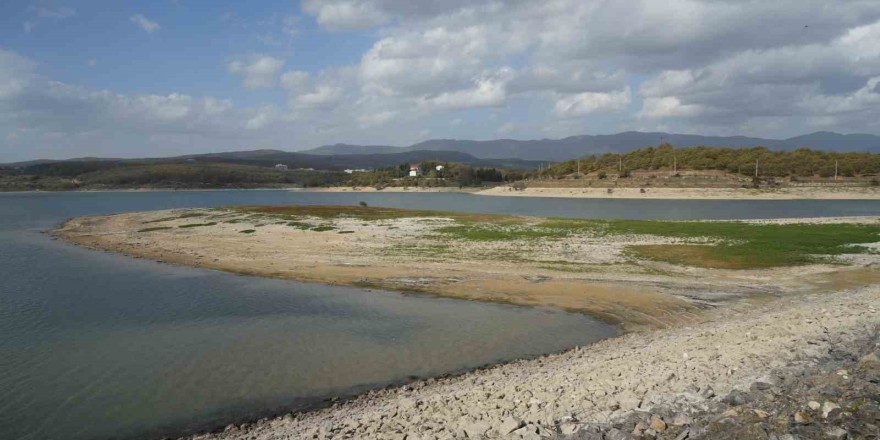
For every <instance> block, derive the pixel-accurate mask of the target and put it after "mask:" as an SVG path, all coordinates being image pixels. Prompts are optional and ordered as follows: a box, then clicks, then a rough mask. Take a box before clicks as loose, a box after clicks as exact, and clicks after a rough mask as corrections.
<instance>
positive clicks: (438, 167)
mask: <svg viewBox="0 0 880 440" xmlns="http://www.w3.org/2000/svg"><path fill="white" fill-rule="evenodd" d="M434 169H436V170H437V171H443V165H437V166H436V167H434Z"/></svg>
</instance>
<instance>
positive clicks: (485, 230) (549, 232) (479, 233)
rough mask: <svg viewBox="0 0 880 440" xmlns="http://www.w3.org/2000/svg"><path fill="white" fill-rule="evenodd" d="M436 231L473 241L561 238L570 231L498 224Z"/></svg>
mask: <svg viewBox="0 0 880 440" xmlns="http://www.w3.org/2000/svg"><path fill="white" fill-rule="evenodd" d="M436 232H439V233H441V234H445V235H447V236H448V237H449V238H453V239H458V240H472V241H509V240H531V239H539V238H561V237H565V236H568V235H569V234H570V232H569V231H565V230H559V229H551V228H544V227H541V226H517V225H512V226H498V225H485V224H472V225H457V226H444V227H442V228H437V229H436Z"/></svg>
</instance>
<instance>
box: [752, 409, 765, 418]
mask: <svg viewBox="0 0 880 440" xmlns="http://www.w3.org/2000/svg"><path fill="white" fill-rule="evenodd" d="M752 412H753V413H755V415H756V416H758V418H759V419H766V418H767V417H768V416H769V414H767V411H762V410H760V409H753V410H752Z"/></svg>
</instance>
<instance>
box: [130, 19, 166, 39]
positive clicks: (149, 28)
mask: <svg viewBox="0 0 880 440" xmlns="http://www.w3.org/2000/svg"><path fill="white" fill-rule="evenodd" d="M128 19H129V21H131V22H132V23H134V24H136V25H137V26H138V27H139V28H141V29H143V30H144V32H146V33H148V34H152V33H153V32H156V31H158V30H159V29H162V26H159V23H156V22H155V21H153V20H150V19H149V18H147V17H144V16H143V15H141V14H135V15H132V16H131V17H129V18H128Z"/></svg>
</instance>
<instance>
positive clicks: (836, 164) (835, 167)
mask: <svg viewBox="0 0 880 440" xmlns="http://www.w3.org/2000/svg"><path fill="white" fill-rule="evenodd" d="M838 165H839V161H836V160H835V161H834V180H837V169H838Z"/></svg>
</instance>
